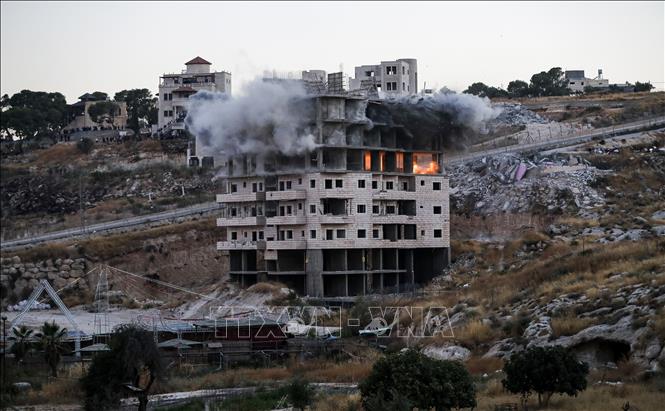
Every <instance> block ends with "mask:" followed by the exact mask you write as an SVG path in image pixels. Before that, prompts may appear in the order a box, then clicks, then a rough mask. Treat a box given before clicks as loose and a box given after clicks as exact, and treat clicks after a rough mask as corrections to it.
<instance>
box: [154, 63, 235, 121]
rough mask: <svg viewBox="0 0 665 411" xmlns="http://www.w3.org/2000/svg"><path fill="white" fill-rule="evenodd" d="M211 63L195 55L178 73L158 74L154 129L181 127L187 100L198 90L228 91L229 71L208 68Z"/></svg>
mask: <svg viewBox="0 0 665 411" xmlns="http://www.w3.org/2000/svg"><path fill="white" fill-rule="evenodd" d="M211 65H212V63H210V62H209V61H207V60H205V59H203V58H201V57H198V56H197V57H195V58H193V59H192V60H190V61H188V62H187V63H185V67H186V69H185V70H183V71H182V72H181V73H172V74H163V75H162V76H161V77H160V78H159V116H158V122H157V124H158V130H157V132H158V133H168V132H170V131H172V130H184V129H185V123H184V120H185V117H186V116H187V103H188V99H189V97H190V96H191V95H192V94H195V93H196V92H197V91H199V90H208V91H219V92H223V93H226V94H228V95H231V73H228V72H226V71H215V72H211V71H210V66H211Z"/></svg>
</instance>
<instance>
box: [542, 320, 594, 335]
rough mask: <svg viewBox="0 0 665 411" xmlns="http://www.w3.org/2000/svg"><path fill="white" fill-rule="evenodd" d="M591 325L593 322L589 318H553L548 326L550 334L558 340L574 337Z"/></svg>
mask: <svg viewBox="0 0 665 411" xmlns="http://www.w3.org/2000/svg"><path fill="white" fill-rule="evenodd" d="M593 323H594V321H593V320H592V319H590V318H577V317H560V318H553V319H552V322H551V324H550V325H551V327H552V334H553V335H554V336H555V337H557V338H558V337H562V336H565V335H575V334H577V333H578V332H580V331H582V330H583V329H585V328H587V327H589V326H591V325H592V324H593Z"/></svg>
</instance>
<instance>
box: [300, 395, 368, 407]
mask: <svg viewBox="0 0 665 411" xmlns="http://www.w3.org/2000/svg"><path fill="white" fill-rule="evenodd" d="M360 409H361V408H360V394H354V395H345V394H337V395H327V396H324V397H322V398H321V399H319V400H318V401H316V402H315V403H314V405H313V406H312V410H315V411H344V410H360Z"/></svg>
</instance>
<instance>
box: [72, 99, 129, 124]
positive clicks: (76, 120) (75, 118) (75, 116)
mask: <svg viewBox="0 0 665 411" xmlns="http://www.w3.org/2000/svg"><path fill="white" fill-rule="evenodd" d="M102 101H109V99H108V98H105V97H103V96H101V95H98V96H96V95H94V94H90V93H85V94H84V95H82V96H81V97H79V101H78V102H76V103H74V104H71V105H69V107H68V110H69V116H70V118H71V121H70V122H69V124H67V125H66V126H65V127H64V128H63V131H64V132H65V133H71V132H76V131H94V130H124V129H125V128H126V127H127V103H125V102H124V101H115V102H114V103H115V104H117V106H118V112H117V113H116V114H115V115H113V116H109V117H106V118H104V119H103V120H102V122H101V123H97V122H95V121H93V119H92V118H91V117H90V114H89V113H88V110H89V109H90V107H92V106H93V105H95V104H97V103H99V102H102Z"/></svg>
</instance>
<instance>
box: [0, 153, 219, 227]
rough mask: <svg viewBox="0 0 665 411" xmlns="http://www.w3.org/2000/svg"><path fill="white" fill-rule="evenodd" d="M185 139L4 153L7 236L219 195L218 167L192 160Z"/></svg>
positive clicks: (84, 222) (90, 221) (205, 200)
mask: <svg viewBox="0 0 665 411" xmlns="http://www.w3.org/2000/svg"><path fill="white" fill-rule="evenodd" d="M186 147H187V142H186V141H184V140H162V141H158V140H147V141H139V142H125V143H122V144H118V143H102V142H97V143H96V144H94V146H93V148H92V150H91V151H90V152H89V153H84V152H82V151H81V150H80V149H79V148H77V145H76V143H74V142H69V143H58V144H56V145H53V146H50V147H48V148H46V149H38V150H26V151H25V152H24V153H22V154H17V155H4V156H3V158H2V165H1V172H2V173H1V174H2V178H1V179H0V185H1V189H2V197H1V203H2V221H3V224H2V238H3V239H5V240H9V239H13V238H18V237H26V236H31V235H35V234H38V233H44V232H49V231H56V230H59V229H64V228H71V227H78V226H81V225H82V224H92V223H99V222H103V221H109V220H117V219H122V218H126V217H130V216H136V215H143V214H148V213H155V212H159V211H164V210H168V209H172V208H178V207H183V206H187V205H191V204H198V203H203V202H207V201H211V200H213V199H214V194H215V192H216V185H215V182H214V181H213V177H214V174H213V172H211V171H207V170H202V169H200V168H199V169H196V168H187V167H186V166H185V163H186V161H185V150H186Z"/></svg>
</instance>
